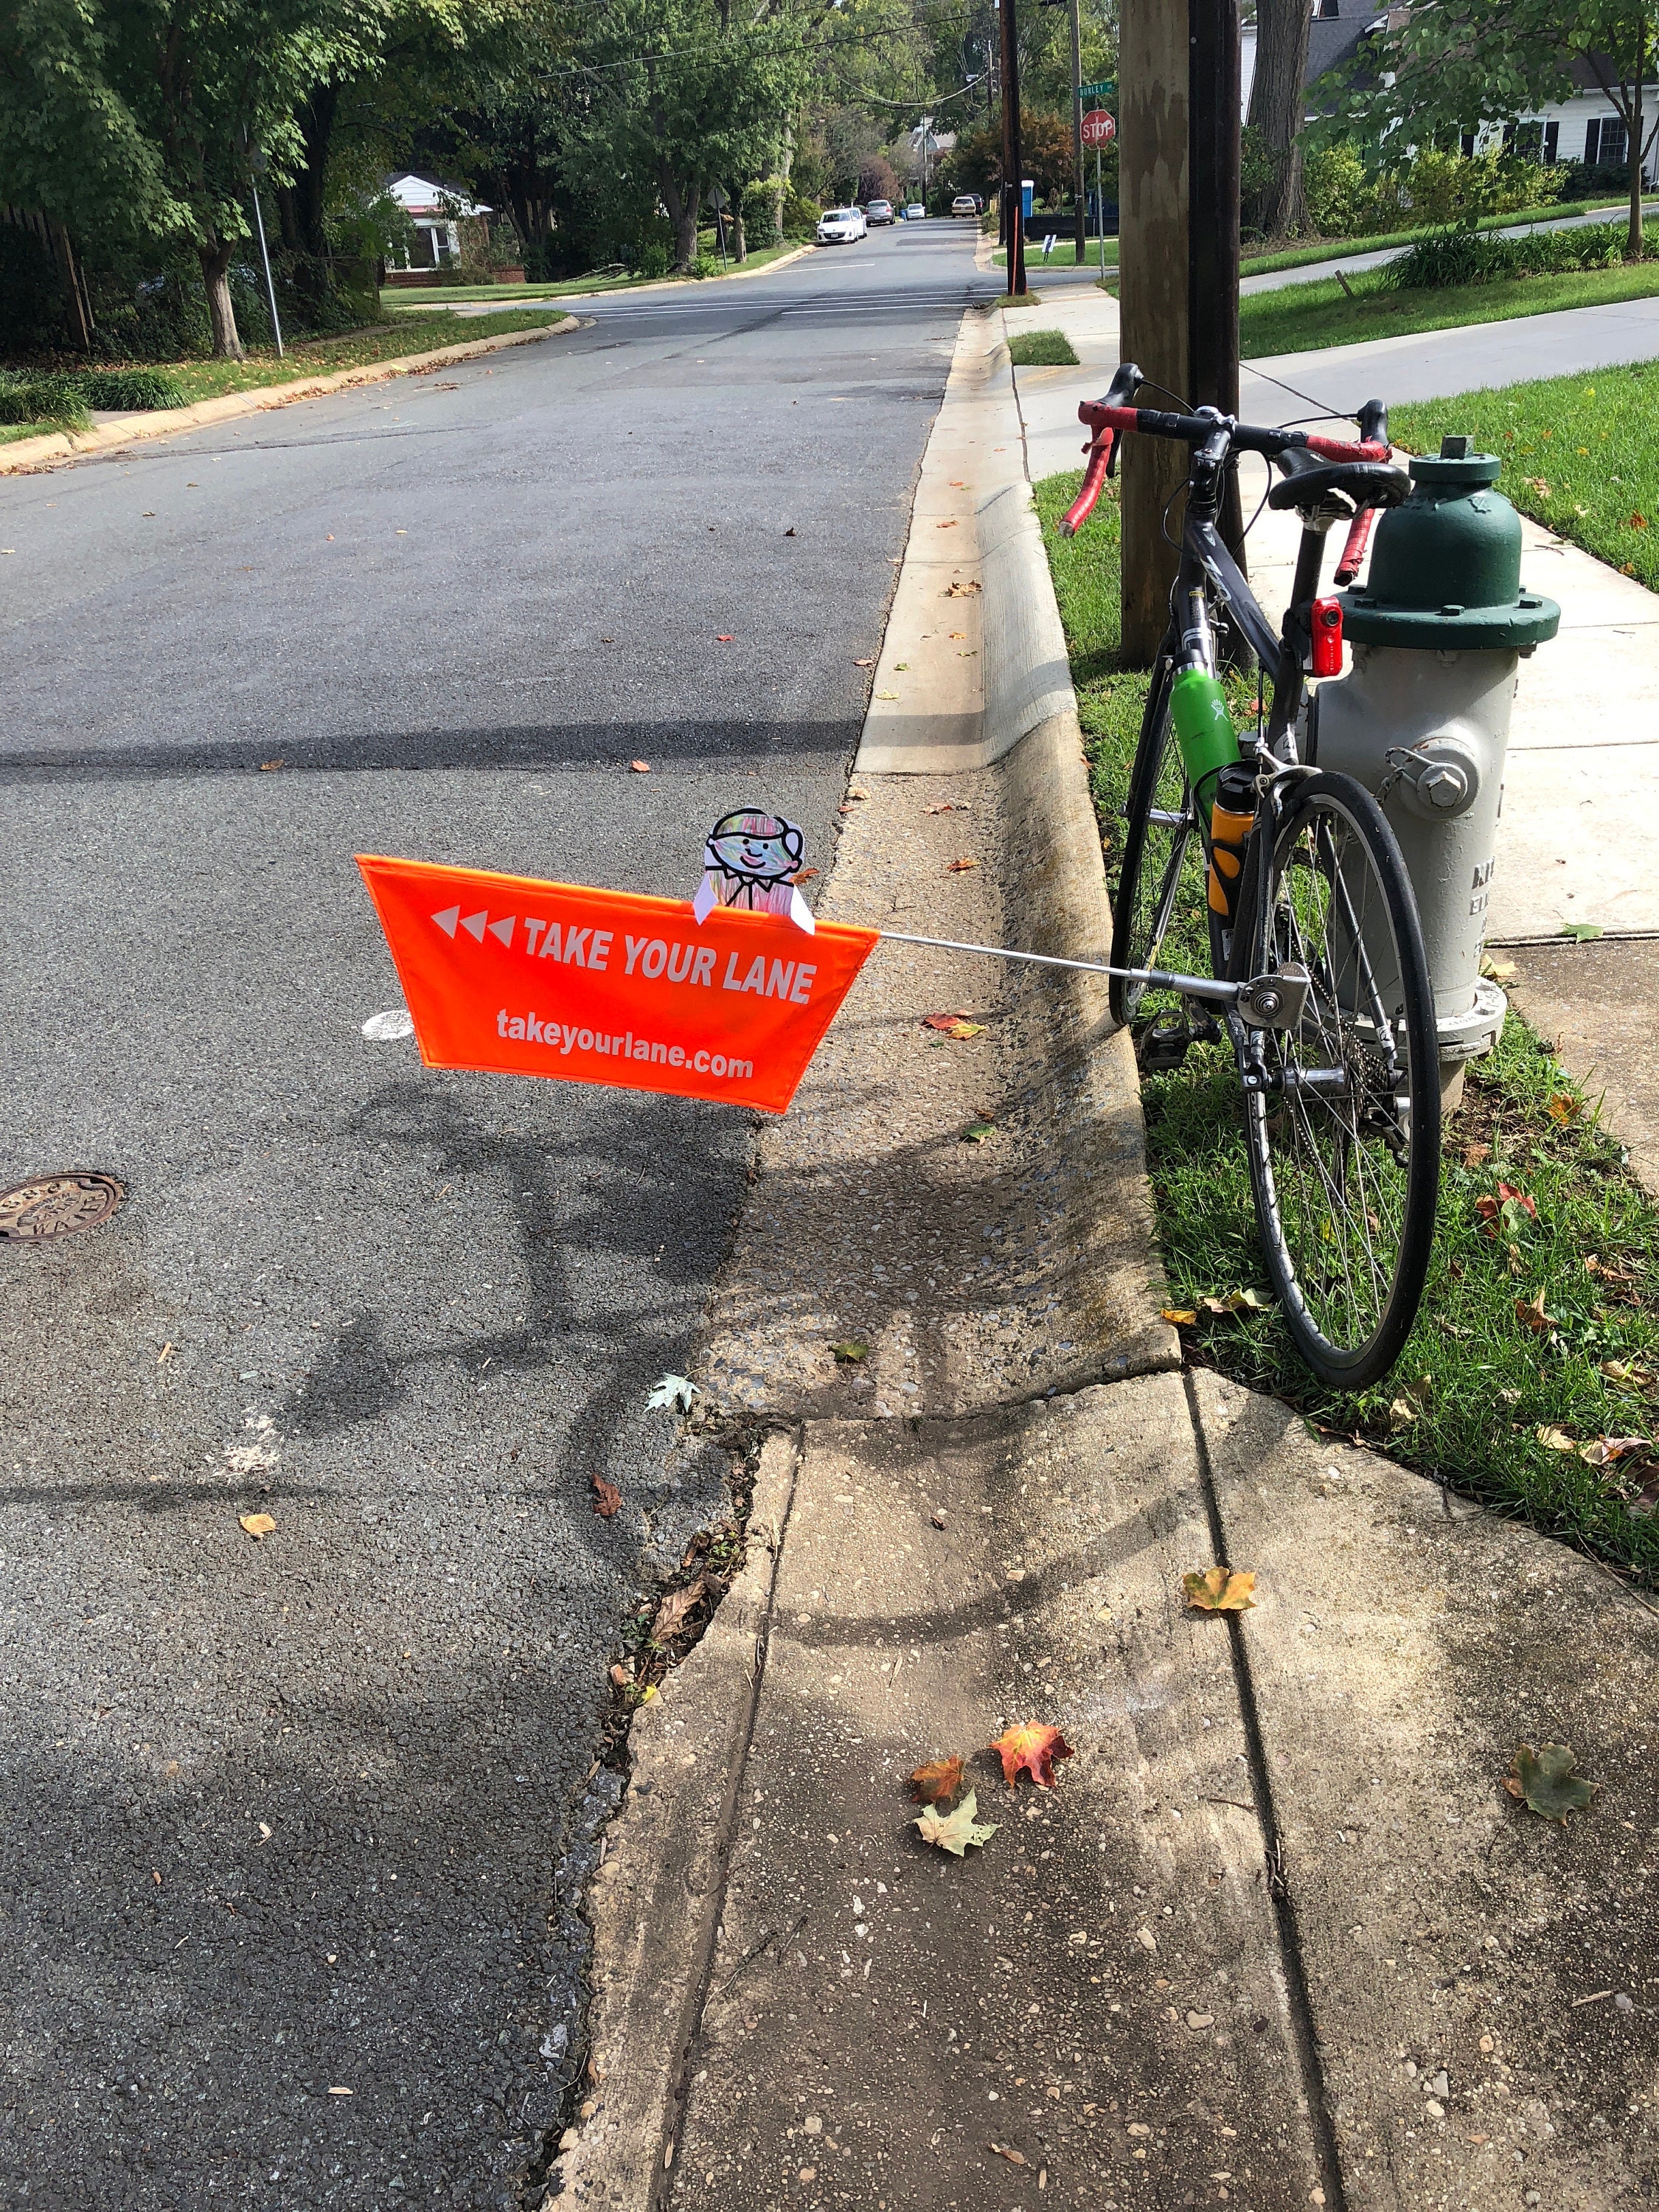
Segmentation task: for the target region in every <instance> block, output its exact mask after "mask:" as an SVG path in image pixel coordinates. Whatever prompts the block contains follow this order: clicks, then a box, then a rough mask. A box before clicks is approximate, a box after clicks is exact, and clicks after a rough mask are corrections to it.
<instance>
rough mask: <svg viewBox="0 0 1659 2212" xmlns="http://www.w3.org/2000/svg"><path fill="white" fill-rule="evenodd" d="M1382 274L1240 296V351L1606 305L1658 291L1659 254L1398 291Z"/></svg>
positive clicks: (1246, 355)
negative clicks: (1610, 264)
mask: <svg viewBox="0 0 1659 2212" xmlns="http://www.w3.org/2000/svg"><path fill="white" fill-rule="evenodd" d="M1382 279H1383V270H1362V271H1361V272H1360V274H1359V275H1358V276H1351V277H1350V278H1349V279H1348V283H1349V285H1350V286H1351V288H1352V290H1351V292H1345V291H1344V290H1343V289H1342V287H1341V285H1340V283H1338V282H1337V280H1336V278H1335V277H1334V276H1323V277H1321V278H1319V279H1318V280H1317V281H1316V283H1311V284H1288V285H1286V286H1285V289H1283V290H1282V291H1279V292H1252V293H1250V294H1249V295H1247V296H1246V297H1245V298H1243V299H1242V300H1241V301H1239V303H1238V336H1239V351H1240V353H1241V355H1242V356H1243V359H1244V360H1246V361H1260V360H1262V359H1264V358H1267V356H1272V355H1274V354H1286V353H1311V352H1313V351H1314V350H1315V349H1317V348H1320V347H1323V346H1345V345H1359V344H1361V343H1364V340H1366V339H1367V338H1393V337H1404V336H1405V335H1406V334H1407V332H1408V331H1443V330H1451V329H1454V328H1459V327H1462V325H1467V324H1470V323H1506V322H1510V321H1513V320H1515V319H1517V318H1519V317H1522V316H1526V315H1549V314H1553V313H1556V312H1557V310H1558V309H1559V308H1563V307H1605V306H1606V305H1607V303H1608V302H1609V301H1614V300H1645V299H1649V298H1651V297H1652V296H1653V295H1654V294H1656V293H1659V260H1656V261H1638V262H1635V263H1632V264H1631V265H1630V266H1629V267H1626V268H1618V269H1583V270H1571V271H1570V272H1567V273H1565V274H1564V275H1560V276H1513V277H1508V278H1504V279H1500V280H1499V281H1498V283H1492V284H1474V285H1460V286H1457V287H1455V288H1447V289H1435V290H1433V291H1413V292H1399V291H1394V290H1391V289H1389V288H1388V287H1387V286H1386V285H1385V284H1384V283H1383V282H1382Z"/></svg>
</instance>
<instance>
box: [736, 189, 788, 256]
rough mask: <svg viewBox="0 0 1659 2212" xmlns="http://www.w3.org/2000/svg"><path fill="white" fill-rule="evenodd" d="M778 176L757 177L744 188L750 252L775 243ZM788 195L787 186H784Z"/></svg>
mask: <svg viewBox="0 0 1659 2212" xmlns="http://www.w3.org/2000/svg"><path fill="white" fill-rule="evenodd" d="M780 184H781V179H779V178H777V177H757V179H755V181H754V183H753V184H750V185H744V188H743V235H744V243H745V244H746V245H747V246H749V248H750V252H753V250H754V249H755V248H756V247H757V246H771V245H774V244H775V242H776V240H777V239H778V237H779V236H780V232H779V229H778V200H779V186H780ZM784 190H785V193H786V196H787V186H786V187H785V188H784Z"/></svg>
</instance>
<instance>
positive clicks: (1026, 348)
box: [1008, 331, 1078, 368]
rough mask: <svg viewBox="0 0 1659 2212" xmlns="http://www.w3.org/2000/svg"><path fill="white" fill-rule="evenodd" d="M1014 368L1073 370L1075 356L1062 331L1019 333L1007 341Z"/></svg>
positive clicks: (1075, 361) (1075, 364) (1075, 362)
mask: <svg viewBox="0 0 1659 2212" xmlns="http://www.w3.org/2000/svg"><path fill="white" fill-rule="evenodd" d="M1008 358H1009V360H1010V361H1011V362H1012V363H1013V365H1014V367H1015V368H1076V366H1077V358H1078V357H1077V354H1076V352H1075V351H1074V349H1073V345H1072V341H1071V340H1070V338H1068V337H1066V333H1065V331H1020V332H1019V334H1018V337H1012V338H1010V339H1009V341H1008Z"/></svg>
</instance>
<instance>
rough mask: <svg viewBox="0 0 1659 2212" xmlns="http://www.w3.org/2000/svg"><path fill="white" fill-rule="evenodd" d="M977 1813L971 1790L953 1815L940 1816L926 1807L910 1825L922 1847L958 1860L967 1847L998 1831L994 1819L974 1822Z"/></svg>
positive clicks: (976, 1802)
mask: <svg viewBox="0 0 1659 2212" xmlns="http://www.w3.org/2000/svg"><path fill="white" fill-rule="evenodd" d="M978 1810H979V1802H978V1800H977V1798H976V1797H975V1794H974V1792H973V1791H972V1790H969V1792H968V1795H967V1796H965V1797H964V1798H963V1801H962V1802H961V1804H960V1805H958V1806H957V1809H956V1811H955V1812H954V1813H945V1814H940V1813H939V1812H938V1811H936V1810H935V1808H933V1806H932V1805H929V1806H928V1807H927V1809H926V1811H924V1812H921V1813H918V1814H917V1815H916V1817H915V1820H913V1821H912V1822H911V1826H913V1827H915V1828H917V1829H919V1830H920V1831H921V1840H922V1842H923V1843H924V1844H935V1845H937V1847H938V1848H939V1850H942V1851H949V1852H950V1854H951V1857H952V1858H958V1859H959V1858H960V1857H962V1856H963V1852H964V1851H966V1850H967V1848H968V1846H969V1844H981V1845H982V1844H984V1843H985V1842H986V1841H987V1838H990V1837H992V1836H994V1835H995V1833H996V1832H997V1823H996V1822H995V1821H994V1820H975V1817H974V1816H975V1814H976V1813H977V1812H978Z"/></svg>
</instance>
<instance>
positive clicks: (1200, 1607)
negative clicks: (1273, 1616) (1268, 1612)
mask: <svg viewBox="0 0 1659 2212" xmlns="http://www.w3.org/2000/svg"><path fill="white" fill-rule="evenodd" d="M1181 1587H1182V1589H1183V1590H1184V1591H1185V1592H1186V1594H1187V1602H1188V1605H1189V1606H1190V1607H1192V1609H1193V1611H1194V1613H1248V1612H1250V1611H1251V1610H1253V1609H1254V1607H1255V1598H1254V1597H1252V1596H1251V1595H1250V1593H1251V1591H1252V1590H1254V1589H1255V1575H1254V1574H1243V1573H1241V1572H1240V1571H1238V1570H1237V1568H1235V1567H1206V1569H1205V1570H1204V1571H1203V1572H1202V1573H1201V1574H1193V1575H1182V1577H1181Z"/></svg>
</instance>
